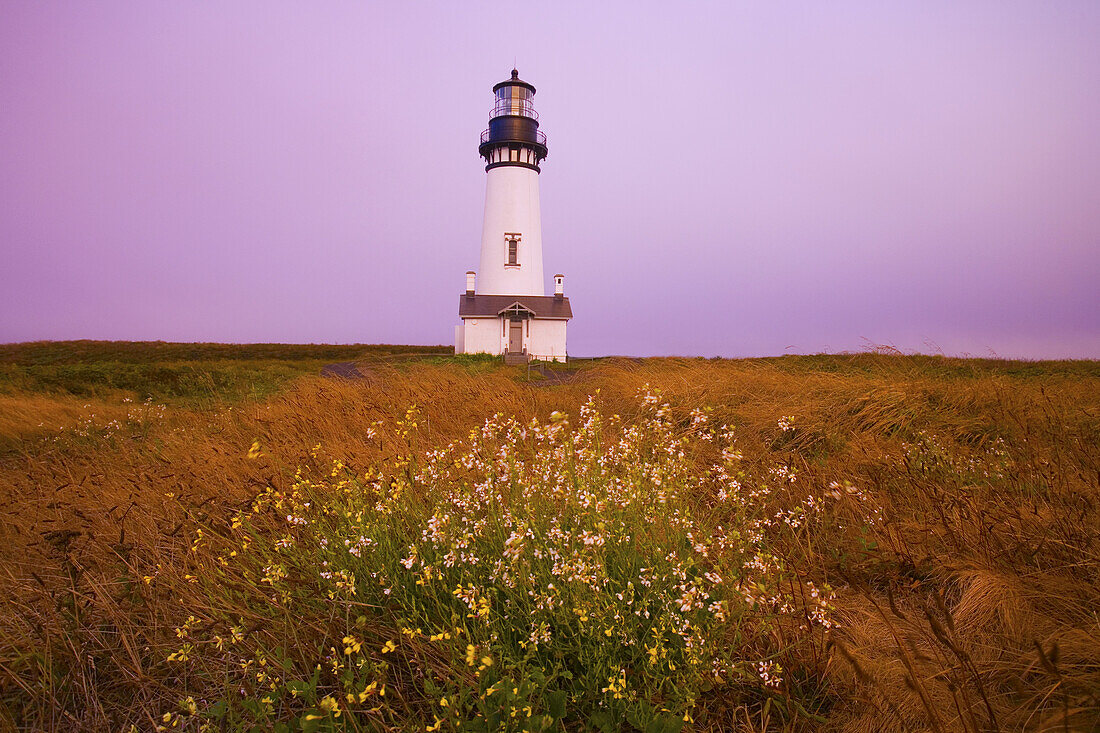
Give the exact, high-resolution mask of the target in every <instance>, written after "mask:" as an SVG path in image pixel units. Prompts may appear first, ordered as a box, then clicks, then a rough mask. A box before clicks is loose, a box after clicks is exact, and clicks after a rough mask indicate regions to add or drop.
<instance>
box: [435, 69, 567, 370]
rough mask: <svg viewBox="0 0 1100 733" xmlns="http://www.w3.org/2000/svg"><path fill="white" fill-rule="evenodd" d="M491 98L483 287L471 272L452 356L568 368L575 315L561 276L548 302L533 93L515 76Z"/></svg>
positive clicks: (485, 140)
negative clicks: (568, 336)
mask: <svg viewBox="0 0 1100 733" xmlns="http://www.w3.org/2000/svg"><path fill="white" fill-rule="evenodd" d="M493 94H494V95H495V96H494V100H493V106H492V108H491V109H490V111H489V129H487V130H485V131H484V132H482V133H481V146H480V147H479V148H478V152H479V153H480V154H481V157H482V158H484V159H485V163H486V165H485V173H486V184H485V220H484V224H483V227H482V233H481V264H480V282H477V279H478V274H477V273H475V272H474V271H473V270H470V271H469V272H467V273H466V292H465V294H463V295H462V296H461V297H460V299H459V306H458V316H459V318H460V319H461V320H462V323H461V325H459V326H456V327H455V353H456V354H479V353H481V354H504V356H505V361H507V362H509V363H517V362H525V361H528V360H531V359H541V360H547V361H565V359H566V349H565V326H566V323H567V322H568V321H569V319H570V318H572V317H573V312H572V310H571V309H570V307H569V299H568V298H566V297H565V295H564V287H563V286H564V281H565V278H564V276H562V275H555V276H554V295H546V289H545V288H546V284H545V280H544V279H543V272H542V221H541V217H540V212H539V172H540V170H541V169H540V168H539V165H540V164H541V163H542V161H543V160H545V159H546V155H547V148H546V135H545V134H544V133H542V132H541V131H540V130H539V116H538V113H537V112H535V106H534V104H533V103H532V101H531V99H532V97H534V96H535V87H533V86H532V85H531V84H528V83H527V82H525V81H523V80H522V79H520V78H519V72H518V71H516V70H515V69H512V78H511V79H508V80H507V81H502V82H500V83H499V84H497V85H495V86H494V87H493ZM475 286H477V287H475Z"/></svg>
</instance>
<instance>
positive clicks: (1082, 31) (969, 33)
mask: <svg viewBox="0 0 1100 733" xmlns="http://www.w3.org/2000/svg"><path fill="white" fill-rule="evenodd" d="M827 5H829V8H828V9H826V7H825V4H820V3H804V4H802V3H800V4H785V3H752V4H751V5H748V6H745V7H733V6H731V5H730V4H726V3H715V4H713V5H702V4H700V5H687V6H678V5H676V4H673V3H642V2H636V1H632V2H627V3H578V4H565V3H549V2H546V3H538V4H529V3H514V2H510V3H501V4H474V3H453V2H447V3H438V4H414V3H388V4H385V5H383V4H382V3H375V4H371V6H370V7H367V4H366V3H358V2H356V3H334V2H333V3H329V2H326V3H293V4H290V3H281V2H271V1H270V0H263V1H257V2H234V3H228V2H217V3H192V2H144V1H143V2H128V3H116V2H105V1H102V0H96V2H84V3H73V2H67V1H64V2H47V1H43V0H36V1H35V2H17V1H13V0H6V1H4V2H3V3H2V4H0V341H23V340H33V339H70V338H97V339H163V340H171V341H289V342H389V343H450V342H451V341H452V339H453V326H454V324H455V323H456V322H457V318H456V313H457V306H458V295H459V293H460V292H461V291H462V289H463V283H464V275H463V273H464V272H465V271H466V270H467V269H470V268H473V267H476V266H477V262H478V249H479V246H480V236H481V216H482V205H483V200H484V186H485V183H484V179H485V173H484V164H483V163H482V161H481V160H480V158H479V157H478V155H477V144H478V134H479V133H480V131H481V130H482V129H483V128H484V127H485V126H486V115H487V110H488V108H489V103H490V101H491V92H490V87H491V86H492V84H493V83H495V82H497V81H500V80H502V79H504V78H505V77H507V76H508V73H509V70H510V69H511V67H512V63H513V60H515V61H516V62H517V63H518V66H519V70H520V73H521V76H522V77H523V78H524V79H527V80H529V81H531V82H532V83H533V84H535V86H536V87H538V90H539V91H538V95H537V96H536V97H535V104H536V106H537V108H538V110H539V113H540V116H541V121H542V129H543V130H544V131H545V132H546V133H547V135H548V136H549V147H550V157H549V159H548V160H547V162H546V163H545V165H544V166H543V173H542V177H541V179H542V180H541V184H542V210H543V241H544V251H545V268H546V273H547V275H548V276H549V275H551V274H553V273H554V272H559V271H560V272H564V273H565V275H566V280H565V285H566V293H567V294H568V295H569V296H570V297H571V299H572V301H573V309H574V312H575V313H576V317H575V319H574V320H573V322H572V323H571V325H570V327H569V346H570V353H572V354H574V355H582V356H583V355H598V354H637V355H649V354H691V355H703V356H713V355H723V356H742V355H768V354H782V353H790V352H796V353H808V352H818V351H833V352H835V351H841V350H845V349H848V350H857V349H860V348H863V347H865V346H866V344H867V342H868V341H870V342H875V343H889V344H893V345H895V346H897V347H898V348H901V349H903V350H920V351H925V352H929V351H939V350H942V351H943V352H945V353H947V354H963V353H969V354H972V355H975V356H986V355H989V354H990V353H991V352H992V353H996V354H999V355H1001V356H1010V357H1031V358H1037V357H1066V356H1073V357H1090V358H1100V297H1098V295H1097V293H1098V291H1100V289H1098V287H1097V282H1098V281H1100V40H1098V39H1100V3H1098V2H1096V1H1095V0H1084V1H1082V2H1058V3H1033V2H1027V3H1016V2H1004V1H1003V0H996V1H993V2H965V3H960V2H954V1H951V2H921V3H909V4H908V7H902V5H903V4H902V3H880V2H867V3H849V4H844V6H843V7H839V8H838V7H835V6H836V5H837V4H832V3H830V4H827ZM684 8H686V9H684Z"/></svg>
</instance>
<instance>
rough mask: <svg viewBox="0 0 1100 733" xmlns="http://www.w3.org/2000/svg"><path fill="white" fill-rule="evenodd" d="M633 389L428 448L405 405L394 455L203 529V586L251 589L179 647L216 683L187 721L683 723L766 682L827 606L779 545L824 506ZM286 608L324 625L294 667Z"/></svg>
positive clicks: (775, 683)
mask: <svg viewBox="0 0 1100 733" xmlns="http://www.w3.org/2000/svg"><path fill="white" fill-rule="evenodd" d="M639 402H640V410H641V412H640V415H639V416H638V417H637V418H635V419H632V420H630V421H624V420H622V419H620V418H619V417H618V416H610V417H607V416H604V415H603V414H601V412H600V410H599V409H598V406H597V402H596V400H595V399H590V400H589V401H588V403H587V404H585V405H584V406H583V408H582V409H581V410H580V413H579V415H578V421H577V424H576V426H574V425H572V424H571V422H570V419H569V418H568V417H567V416H566V415H564V414H561V413H555V414H554V415H552V416H551V417H550V419H549V420H548V421H546V422H540V421H532V422H530V423H520V422H518V421H516V420H514V419H510V418H505V417H501V416H497V417H495V418H493V419H490V420H488V421H487V422H486V423H485V424H484V425H482V426H481V427H480V428H478V429H476V430H474V431H472V432H471V433H470V434H469V436H468V437H467V438H466V439H465V440H462V441H456V442H454V443H451V444H449V445H446V446H444V447H441V448H436V449H432V450H420V449H417V448H415V445H416V437H417V429H418V425H417V419H418V415H417V412H416V411H415V410H410V411H409V412H408V413H407V414H406V415H405V417H404V419H403V420H401V421H399V422H398V424H397V425H396V431H395V432H396V434H397V435H398V436H400V437H401V438H402V440H403V441H404V443H403V444H404V445H407V446H412V447H409V448H408V450H407V451H402V452H400V453H399V454H398V455H395V456H393V457H392V458H390V459H388V460H386V461H384V462H382V463H381V464H379V465H374V466H371V467H368V468H366V469H365V470H362V471H356V470H355V469H353V468H352V467H351V466H348V465H345V464H344V463H342V462H334V463H333V464H332V466H331V467H327V468H324V469H320V470H314V469H309V470H307V469H301V470H299V473H298V475H297V476H296V478H295V480H294V482H293V484H292V485H291V486H290V487H289V489H287V490H280V489H277V488H275V487H272V486H269V487H268V488H267V489H266V490H265V491H264V492H263V493H261V494H260V495H258V496H257V497H256V499H255V500H254V501H253V503H252V506H251V508H250V509H249V510H248V511H246V512H242V513H241V514H239V515H238V516H235V517H234V518H233V519H232V522H230V523H228V524H227V525H226V526H225V527H222V528H221V529H220V530H218V531H215V530H214V529H212V528H210V527H207V528H205V529H204V534H203V542H202V543H201V544H200V543H196V552H195V553H194V555H196V558H195V562H196V563H198V564H205V566H204V572H202V573H197V575H199V576H201V577H202V578H203V580H202V581H200V582H203V583H207V584H209V586H210V588H211V591H212V592H211V595H212V596H214V597H216V594H215V593H213V590H214V589H215V588H217V587H221V588H224V589H227V591H224V592H230V591H231V590H232V589H235V590H232V592H237V593H240V592H245V591H242V589H247V592H248V593H251V594H254V595H255V596H256V598H257V599H259V598H262V599H263V601H264V602H262V603H256V604H254V605H253V606H252V609H253V618H252V619H250V620H248V621H246V620H244V619H241V618H239V617H235V616H234V615H233V614H232V613H230V612H229V609H230V608H232V604H229V603H226V604H225V606H224V608H223V609H220V610H219V609H218V608H217V607H213V608H211V609H210V610H208V611H207V612H206V615H205V617H203V618H198V619H195V618H194V617H193V618H192V620H190V621H189V622H188V624H187V627H186V638H187V642H186V644H185V645H184V647H183V648H181V649H178V650H176V651H174V652H173V658H172V662H173V663H175V664H180V665H184V664H198V663H201V664H202V665H204V666H205V667H206V672H207V673H209V672H213V671H215V669H214V668H217V671H219V672H220V674H221V678H223V679H226V680H227V684H226V687H225V690H224V691H223V692H221V693H218V694H215V695H214V696H213V697H211V696H210V694H209V692H210V691H209V690H207V694H206V697H204V698H202V699H208V700H215V702H214V703H212V704H211V706H210V707H209V709H208V710H206V711H203V710H199V711H198V712H197V713H196V714H194V715H193V716H192V717H193V718H194V719H195V720H196V721H205V722H207V723H210V724H213V723H214V722H215V721H217V722H220V724H222V725H225V724H228V723H232V724H233V725H237V724H243V723H245V722H250V723H262V724H265V725H267V724H274V723H276V722H279V723H281V724H283V725H287V726H290V727H291V728H300V729H303V730H317V729H321V728H324V727H345V726H350V727H362V725H363V724H366V723H367V722H368V721H374V722H375V723H380V724H387V725H389V724H395V723H397V722H398V721H400V724H401V725H407V724H408V721H409V720H418V721H420V722H419V723H418V725H419V727H420V729H421V730H428V731H433V730H494V731H495V730H516V731H519V730H546V729H550V728H553V727H555V726H557V727H558V728H559V729H560V725H561V724H563V723H564V724H565V725H566V726H568V727H574V726H577V725H585V726H592V727H595V728H602V729H605V730H620V729H622V726H623V723H624V721H625V722H628V723H629V724H631V725H633V726H634V727H636V728H639V729H643V730H679V729H680V728H681V727H683V726H685V725H690V724H691V723H692V721H694V720H695V719H697V718H699V717H700V716H704V717H705V716H706V714H707V693H708V691H711V690H714V689H716V688H721V689H722V690H724V691H725V693H726V694H724V695H723V696H722V697H723V699H725V700H727V701H728V700H737V699H761V698H762V697H768V696H774V697H776V699H777V701H778V700H780V699H781V698H782V697H783V692H784V690H785V689H786V685H787V680H786V679H785V678H784V671H783V667H782V665H781V664H780V663H779V661H778V660H779V658H780V656H781V655H782V653H783V652H784V650H785V649H788V648H790V647H791V646H792V645H794V644H797V643H798V642H799V640H800V639H802V638H805V637H807V636H809V635H812V634H814V633H816V631H817V630H819V629H821V628H824V627H828V626H830V625H832V624H833V623H834V621H833V619H832V616H831V606H830V600H831V598H832V593H831V590H830V589H829V588H827V587H815V586H814V584H813V583H811V582H809V581H808V580H807V579H806V578H805V577H803V576H804V574H799V573H796V572H795V571H794V569H792V568H791V567H790V563H789V561H787V560H785V559H783V558H782V557H781V556H780V554H778V553H776V552H775V548H774V546H773V544H774V542H775V541H776V538H777V534H776V533H782V532H794V531H798V530H799V529H800V527H802V526H803V525H804V524H805V523H806V522H809V521H812V520H813V517H814V516H815V514H816V513H817V512H819V511H820V510H821V506H822V504H821V502H816V501H811V502H807V503H805V504H803V505H799V506H798V507H797V510H789V511H788V512H786V513H782V514H774V513H773V514H771V515H769V514H768V513H767V512H766V511H765V510H764V509H763V507H764V505H765V501H764V500H765V499H766V498H767V496H768V495H769V494H770V492H774V491H780V490H785V489H786V488H787V487H789V486H790V484H791V483H793V482H794V481H795V476H794V474H793V473H792V472H790V471H788V470H786V469H782V470H780V469H776V470H775V471H773V472H772V473H771V474H765V475H764V476H762V477H761V478H760V479H758V480H757V479H751V478H748V477H746V476H745V475H744V473H743V472H741V471H739V469H738V463H739V461H740V460H741V454H740V451H739V450H738V449H737V447H736V445H735V438H734V431H732V430H730V429H728V428H727V427H726V426H715V427H711V425H710V424H709V421H708V418H707V416H706V414H705V412H704V411H701V410H695V411H693V412H692V413H691V415H690V419H689V420H686V421H681V420H677V419H675V418H674V417H673V414H672V413H673V410H672V408H671V407H670V405H669V404H668V403H666V402H664V401H663V399H662V398H661V396H660V395H659V393H656V392H654V391H649V390H646V391H645V392H644V393H643V394H642V395H640V400H639ZM381 429H384V428H381ZM318 450H319V449H314V453H315V454H316V453H317V452H318ZM249 624H250V625H251V626H252V627H253V629H254V630H253V631H252V632H251V633H242V631H241V629H242V627H244V626H246V625H249ZM295 624H304V625H309V626H312V627H316V628H322V629H324V633H325V634H326V638H329V639H331V642H330V643H328V644H325V645H323V646H322V648H320V649H318V650H317V656H316V659H315V663H314V666H313V667H312V669H307V668H302V665H300V664H297V663H291V662H290V661H287V660H288V657H289V655H287V654H286V653H285V651H284V650H285V648H286V645H287V644H289V643H293V640H292V634H293V628H294V625H295ZM276 629H278V631H276ZM202 632H206V633H207V636H206V637H203V636H202ZM181 638H183V637H181ZM260 660H262V661H260ZM206 678H207V679H211V678H213V677H212V676H211V675H210V674H207V675H206ZM181 714H182V715H184V716H185V717H186V713H181ZM182 719H183V718H177V719H176V720H182ZM349 721H352V722H349ZM354 721H358V722H354ZM353 722H354V724H353Z"/></svg>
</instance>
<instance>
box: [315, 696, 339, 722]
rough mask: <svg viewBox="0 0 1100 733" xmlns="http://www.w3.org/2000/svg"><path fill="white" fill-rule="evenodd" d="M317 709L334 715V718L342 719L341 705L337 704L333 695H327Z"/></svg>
mask: <svg viewBox="0 0 1100 733" xmlns="http://www.w3.org/2000/svg"><path fill="white" fill-rule="evenodd" d="M317 707H319V708H321V710H324V711H325V712H326V713H332V717H334V718H339V717H340V703H338V702H336V700H335V698H333V697H332V695H325V697H324V698H322V700H321V702H319V703H318V704H317Z"/></svg>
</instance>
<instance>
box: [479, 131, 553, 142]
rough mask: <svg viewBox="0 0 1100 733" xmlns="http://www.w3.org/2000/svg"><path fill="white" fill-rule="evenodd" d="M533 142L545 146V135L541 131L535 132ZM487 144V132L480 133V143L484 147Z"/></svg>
mask: <svg viewBox="0 0 1100 733" xmlns="http://www.w3.org/2000/svg"><path fill="white" fill-rule="evenodd" d="M535 141H536V142H537V143H538V144H539V145H546V133H545V132H543V131H542V130H535ZM487 142H489V130H482V131H481V143H482V145H484V144H485V143H487Z"/></svg>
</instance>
